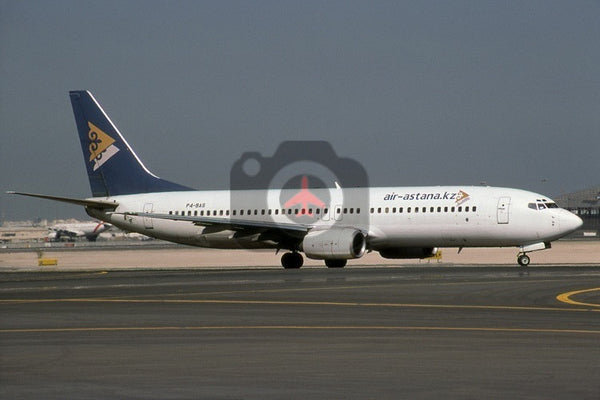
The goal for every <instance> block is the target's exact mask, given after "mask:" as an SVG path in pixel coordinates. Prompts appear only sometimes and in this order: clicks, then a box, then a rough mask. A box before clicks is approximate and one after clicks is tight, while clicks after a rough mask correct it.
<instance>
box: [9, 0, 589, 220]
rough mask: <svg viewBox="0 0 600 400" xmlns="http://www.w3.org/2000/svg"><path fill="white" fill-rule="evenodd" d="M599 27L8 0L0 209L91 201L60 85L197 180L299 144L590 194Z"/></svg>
mask: <svg viewBox="0 0 600 400" xmlns="http://www.w3.org/2000/svg"><path fill="white" fill-rule="evenodd" d="M599 21H600V2H598V1H592V0H588V1H549V0H542V1H514V2H510V1H494V2H486V1H479V0H477V1H415V2H397V1H362V2H352V1H326V2H315V1H214V2H213V1H211V2H201V1H169V2H167V1H165V2H155V1H122V0H119V1H79V0H78V1H6V0H0V73H1V78H0V85H1V86H0V89H1V90H0V140H1V142H0V190H1V191H2V194H1V195H0V218H2V219H8V220H11V219H30V218H35V217H44V218H59V217H60V218H62V217H70V216H74V217H83V216H84V215H85V214H84V213H83V212H82V211H81V210H80V208H78V207H75V206H69V205H62V204H55V203H53V202H45V201H41V200H34V199H26V198H18V197H15V196H7V195H5V194H4V191H5V190H9V189H14V190H22V191H31V192H37V193H47V194H57V195H65V196H82V197H87V196H89V195H90V192H89V185H88V182H87V177H86V174H85V169H84V163H83V157H82V154H81V150H80V145H79V142H78V139H77V136H76V128H75V123H74V119H73V114H72V110H71V105H70V102H69V98H68V93H67V92H68V90H70V89H89V90H91V91H92V92H93V93H94V95H95V96H96V98H97V99H98V101H99V102H100V103H101V104H102V105H103V107H104V109H105V110H106V111H107V112H108V113H109V115H110V116H111V118H112V120H113V121H114V122H115V123H116V125H117V126H118V127H119V129H120V130H121V132H122V133H123V134H124V135H125V137H126V138H127V140H128V141H129V143H130V144H131V145H132V147H133V148H134V149H135V150H136V152H137V153H138V155H139V156H140V158H142V160H144V162H145V164H146V166H147V167H148V168H149V169H150V170H152V171H153V172H154V173H156V174H157V175H159V176H161V177H163V178H167V179H170V180H173V181H176V182H179V183H182V184H185V185H188V186H193V187H197V188H207V189H213V188H214V189H225V188H227V187H228V183H229V172H230V167H231V165H232V164H233V162H234V161H235V160H237V159H238V158H239V157H240V155H241V154H242V153H243V152H245V151H259V152H261V153H262V154H264V155H265V156H270V155H272V154H273V152H274V151H275V149H276V148H277V145H278V144H279V143H280V142H281V141H283V140H299V139H310V140H317V139H318V140H327V141H329V142H330V143H331V144H332V145H333V146H334V147H335V149H336V151H337V153H338V154H339V155H340V156H344V157H351V158H354V159H356V160H357V161H359V162H360V163H362V164H363V165H364V167H365V169H366V170H367V172H368V174H369V179H370V182H371V184H372V185H377V186H397V185H398V186H399V185H440V184H461V185H468V184H478V183H479V182H481V181H486V182H488V183H489V184H490V185H494V186H510V187H518V188H525V189H530V190H534V191H538V192H542V193H545V194H547V195H550V196H555V195H557V194H560V193H562V192H565V191H566V192H568V191H574V190H578V189H582V188H585V187H587V186H590V185H596V184H598V183H599V179H598V171H599V168H598V166H599V165H598V164H599V163H598V159H599V150H600V23H599Z"/></svg>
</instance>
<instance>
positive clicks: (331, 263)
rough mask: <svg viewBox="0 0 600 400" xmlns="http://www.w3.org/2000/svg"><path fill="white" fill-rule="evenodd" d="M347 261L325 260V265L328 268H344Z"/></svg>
mask: <svg viewBox="0 0 600 400" xmlns="http://www.w3.org/2000/svg"><path fill="white" fill-rule="evenodd" d="M346 263H347V260H325V265H327V267H328V268H344V267H345V266H346Z"/></svg>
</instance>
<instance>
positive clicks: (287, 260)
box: [281, 252, 304, 269]
mask: <svg viewBox="0 0 600 400" xmlns="http://www.w3.org/2000/svg"><path fill="white" fill-rule="evenodd" d="M302 264H304V258H303V257H302V254H300V253H297V252H293V253H285V254H284V255H282V256H281V266H282V267H283V268H285V269H298V268H300V267H301V266H302Z"/></svg>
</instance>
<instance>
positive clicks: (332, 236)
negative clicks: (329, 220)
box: [302, 228, 367, 260]
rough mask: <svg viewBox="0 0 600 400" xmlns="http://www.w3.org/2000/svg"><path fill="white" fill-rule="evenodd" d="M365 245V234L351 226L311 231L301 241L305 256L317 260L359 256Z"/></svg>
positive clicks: (362, 252) (361, 254) (363, 251)
mask: <svg viewBox="0 0 600 400" xmlns="http://www.w3.org/2000/svg"><path fill="white" fill-rule="evenodd" d="M366 247H367V241H366V239H365V235H363V233H362V232H361V231H359V230H356V229H353V228H332V229H327V230H317V231H311V232H309V233H308V234H307V235H306V236H305V237H304V240H303V241H302V250H303V251H304V254H306V257H308V258H313V259H317V260H327V259H337V260H340V259H344V260H346V259H349V258H359V257H362V256H363V254H365V249H366Z"/></svg>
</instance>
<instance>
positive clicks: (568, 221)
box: [560, 212, 583, 233]
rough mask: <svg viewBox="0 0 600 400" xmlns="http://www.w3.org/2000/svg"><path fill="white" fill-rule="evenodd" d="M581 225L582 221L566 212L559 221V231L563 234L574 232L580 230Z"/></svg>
mask: <svg viewBox="0 0 600 400" xmlns="http://www.w3.org/2000/svg"><path fill="white" fill-rule="evenodd" d="M582 225H583V220H582V219H581V218H579V217H578V216H577V215H575V214H573V213H571V212H566V213H565V214H564V215H563V216H562V218H561V219H560V227H561V230H563V231H565V233H571V232H574V231H576V230H577V229H579V228H581V226H582Z"/></svg>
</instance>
